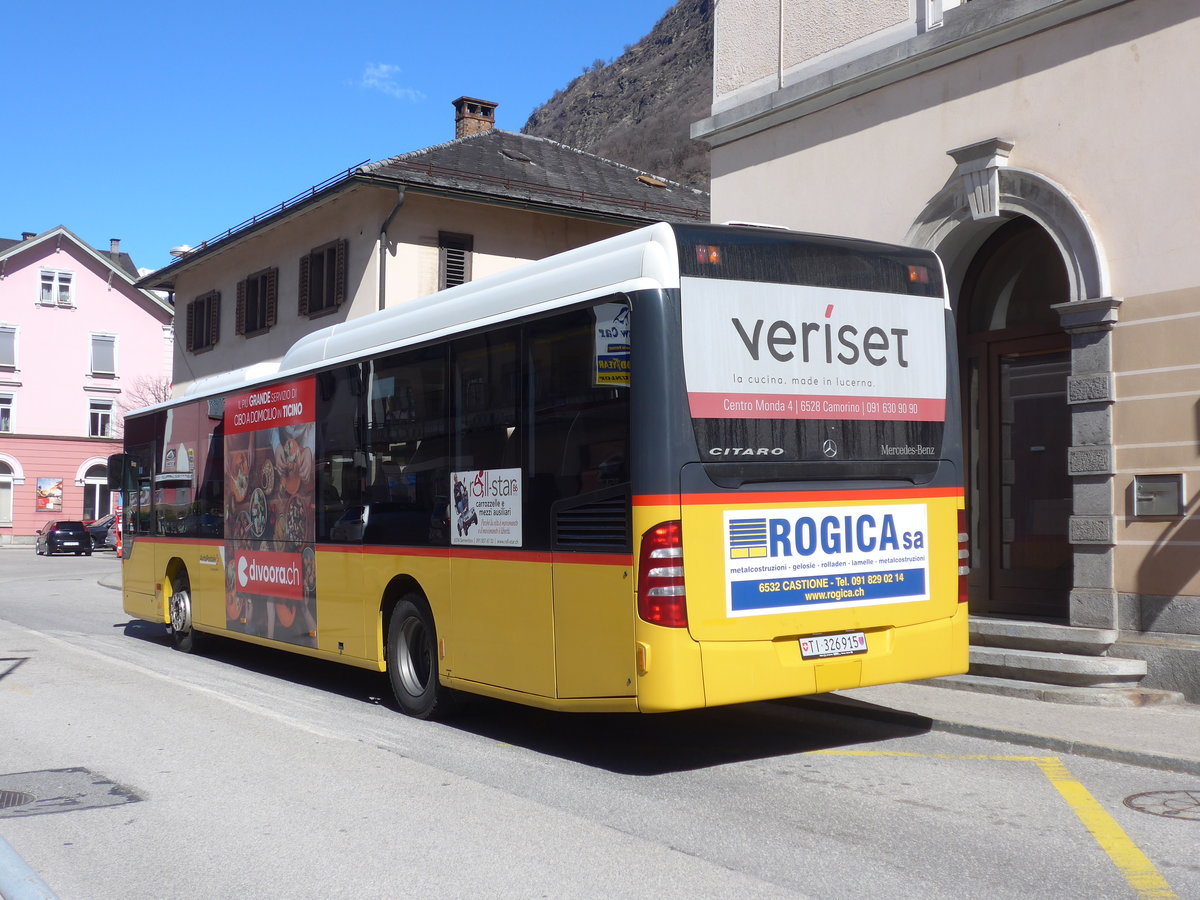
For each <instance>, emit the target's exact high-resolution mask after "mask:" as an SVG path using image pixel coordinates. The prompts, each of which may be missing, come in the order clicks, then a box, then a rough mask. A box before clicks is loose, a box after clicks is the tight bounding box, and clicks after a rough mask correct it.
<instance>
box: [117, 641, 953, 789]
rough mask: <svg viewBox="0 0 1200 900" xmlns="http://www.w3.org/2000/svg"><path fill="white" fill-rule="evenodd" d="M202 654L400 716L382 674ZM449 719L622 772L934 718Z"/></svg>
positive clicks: (834, 703)
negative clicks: (377, 707) (384, 707)
mask: <svg viewBox="0 0 1200 900" xmlns="http://www.w3.org/2000/svg"><path fill="white" fill-rule="evenodd" d="M116 627H119V628H124V630H125V634H126V635H127V636H128V637H131V638H135V639H137V640H142V641H146V642H148V643H154V644H161V645H162V646H163V647H164V648H169V647H170V645H171V639H170V636H169V635H168V634H167V630H166V628H165V627H164V626H162V625H158V624H154V623H150V622H142V621H137V620H134V621H129V622H124V623H119V624H118V625H117V626H116ZM201 655H202V656H204V657H206V658H208V659H211V660H214V661H216V662H220V663H222V664H224V665H230V666H236V667H238V668H240V669H243V670H245V671H249V672H254V673H256V674H260V675H265V676H267V677H269V678H278V679H280V680H283V681H287V682H290V683H293V684H296V685H303V686H305V687H310V688H313V689H315V690H319V691H324V692H327V693H329V694H331V695H337V696H340V697H344V698H347V699H350V700H357V701H359V702H362V703H364V704H371V705H375V706H380V705H382V706H386V707H389V708H391V709H393V710H395V712H396V715H397V716H398V717H399V716H401V715H402V713H400V711H399V708H398V707H397V706H396V703H395V701H394V700H393V699H392V697H391V694H390V691H389V688H388V684H387V679H386V676H384V675H382V674H379V673H375V672H371V671H368V670H365V669H357V668H353V667H351V666H343V665H339V664H337V663H333V662H328V661H326V660H320V659H314V658H311V657H305V656H298V655H296V654H293V653H289V652H287V651H284V650H276V649H274V648H270V647H261V646H257V645H253V644H246V643H242V642H240V641H235V640H229V639H226V638H221V637H213V636H206V637H205V642H204V649H203V651H202V652H201ZM441 724H442V726H443V727H447V728H452V729H456V730H458V731H462V732H465V733H469V734H474V735H477V736H479V737H483V738H486V739H489V740H493V741H496V742H499V743H504V744H510V745H512V746H515V747H522V748H524V749H526V750H529V751H531V752H533V753H540V754H544V755H547V756H554V757H558V758H560V759H564V760H569V761H572V762H576V763H579V764H580V765H585V766H592V767H594V768H597V769H604V770H606V771H610V772H613V773H616V774H620V775H635V776H636V775H647V776H649V775H664V774H668V773H671V772H684V771H690V770H696V769H707V768H713V767H716V766H722V765H729V764H732V763H741V762H750V761H753V760H763V759H771V758H776V757H783V756H792V755H795V754H801V753H808V752H812V751H815V750H834V749H844V748H847V747H854V746H858V747H861V746H863V745H870V744H874V743H878V742H881V741H888V740H894V739H897V738H904V737H915V736H918V735H922V734H925V733H927V732H928V731H929V730H930V727H931V725H932V723H931V722H930V720H928V719H925V718H923V717H920V716H915V715H912V714H910V713H902V712H897V711H895V710H891V709H888V708H887V707H881V706H877V705H875V704H870V703H864V702H862V701H857V700H851V699H849V698H845V697H838V696H828V697H827V696H823V695H816V696H812V697H798V698H794V699H787V700H776V701H769V702H762V703H748V704H743V705H738V706H723V707H715V708H712V709H698V710H688V711H685V712H675V713H657V714H653V715H641V714H637V713H564V712H551V711H548V710H543V709H537V708H535V707H529V706H521V705H520V704H516V703H507V702H504V701H502V700H493V699H490V698H487V697H477V696H464V701H463V708H462V710H461V711H460V712H459V713H458V714H457V715H455V716H454V717H453V718H451V719H449V720H447V721H445V722H443V723H441Z"/></svg>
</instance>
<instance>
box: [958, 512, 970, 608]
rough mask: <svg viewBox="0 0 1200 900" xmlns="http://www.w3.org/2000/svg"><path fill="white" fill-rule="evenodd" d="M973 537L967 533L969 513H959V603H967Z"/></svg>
mask: <svg viewBox="0 0 1200 900" xmlns="http://www.w3.org/2000/svg"><path fill="white" fill-rule="evenodd" d="M970 559H971V536H970V535H969V534H968V533H967V511H966V510H965V509H960V510H959V511H958V602H959V603H966V602H967V576H968V575H970V574H971V566H970V562H969V561H970Z"/></svg>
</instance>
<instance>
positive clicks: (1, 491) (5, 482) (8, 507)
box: [0, 460, 13, 526]
mask: <svg viewBox="0 0 1200 900" xmlns="http://www.w3.org/2000/svg"><path fill="white" fill-rule="evenodd" d="M12 514H13V468H12V466H10V465H9V464H8V463H6V462H4V461H3V460H0V525H7V526H11V525H12Z"/></svg>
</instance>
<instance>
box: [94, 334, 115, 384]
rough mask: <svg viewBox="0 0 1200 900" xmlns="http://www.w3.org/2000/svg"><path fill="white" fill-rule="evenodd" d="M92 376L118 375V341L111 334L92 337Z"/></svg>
mask: <svg viewBox="0 0 1200 900" xmlns="http://www.w3.org/2000/svg"><path fill="white" fill-rule="evenodd" d="M92 374H93V375H116V374H117V339H116V337H115V336H113V335H111V334H93V335H92Z"/></svg>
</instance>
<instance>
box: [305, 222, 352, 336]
mask: <svg viewBox="0 0 1200 900" xmlns="http://www.w3.org/2000/svg"><path fill="white" fill-rule="evenodd" d="M345 302H346V242H345V241H330V242H329V243H328V244H325V245H324V246H321V247H314V248H313V249H312V250H310V251H309V252H308V253H307V254H306V255H305V256H302V257H300V315H302V316H308V317H310V318H312V317H315V316H321V315H325V314H326V313H331V312H333V311H334V310H335V309H337V308H338V307H339V306H341V305H342V304H343V303H345Z"/></svg>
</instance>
